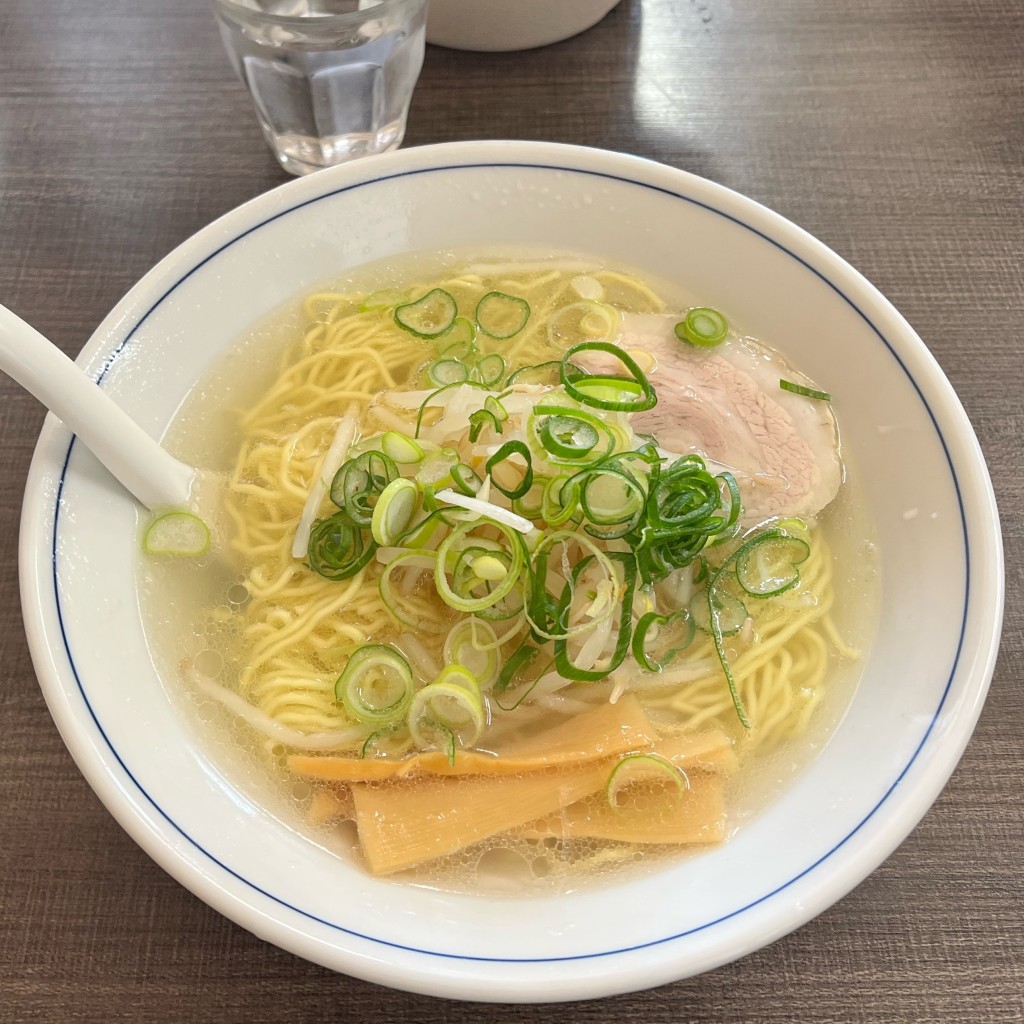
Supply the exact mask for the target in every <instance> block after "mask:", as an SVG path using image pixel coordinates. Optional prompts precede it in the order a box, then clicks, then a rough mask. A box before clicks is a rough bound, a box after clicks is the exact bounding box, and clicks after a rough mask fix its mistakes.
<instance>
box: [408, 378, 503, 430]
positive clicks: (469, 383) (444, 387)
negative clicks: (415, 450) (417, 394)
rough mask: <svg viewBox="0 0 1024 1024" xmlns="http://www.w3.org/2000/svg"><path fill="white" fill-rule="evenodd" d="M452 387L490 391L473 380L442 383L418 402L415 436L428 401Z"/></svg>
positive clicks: (428, 403) (421, 427) (427, 406)
mask: <svg viewBox="0 0 1024 1024" xmlns="http://www.w3.org/2000/svg"><path fill="white" fill-rule="evenodd" d="M452 388H477V389H478V390H480V391H488V392H489V391H490V389H489V388H487V387H485V386H484V385H483V384H481V383H479V381H475V380H457V381H455V382H454V383H452V384H443V385H442V386H441V387H439V388H438V389H437V390H436V391H431V392H430V394H429V395H427V397H426V398H424V399H423V401H422V402H421V403H420V408H419V411H418V412H417V413H416V431H415V434H414V436H415V437H419V436H420V431H421V430H422V429H423V414H424V413H425V412H426V411H427V409H428V408H429V406H430V403H431V402H432V401H433V400H434V399H435V398H437V396H438V395H440V394H443V393H444V392H445V391H450V390H451V389H452Z"/></svg>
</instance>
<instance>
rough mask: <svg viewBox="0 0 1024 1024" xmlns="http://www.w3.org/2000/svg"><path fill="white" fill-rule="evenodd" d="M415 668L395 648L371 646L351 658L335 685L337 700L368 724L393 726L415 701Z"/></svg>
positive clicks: (379, 645)
mask: <svg viewBox="0 0 1024 1024" xmlns="http://www.w3.org/2000/svg"><path fill="white" fill-rule="evenodd" d="M412 691H413V683H412V669H411V668H410V666H409V662H408V661H406V660H405V658H404V657H402V655H401V654H399V653H398V651H396V650H395V649H394V648H393V647H388V646H386V645H384V644H368V645H366V646H365V647H360V648H359V649H358V650H357V651H355V653H353V654H352V656H351V657H350V658H349V659H348V664H347V665H346V666H345V670H344V671H343V672H342V673H341V675H340V676H338V679H337V681H336V682H335V684H334V696H335V699H336V700H337V701H338V702H339V703H340V704H341V705H342V706H343V707H344V708H345V710H346V711H347V712H348V713H349V714H350V715H351V716H352V717H353V718H354V719H355V720H356V721H357V722H362V723H363V724H364V725H377V726H381V725H389V724H391V723H393V722H396V721H397V720H398V719H399V718H401V717H402V715H404V714H405V710H406V708H407V707H408V706H409V704H410V702H411V701H412Z"/></svg>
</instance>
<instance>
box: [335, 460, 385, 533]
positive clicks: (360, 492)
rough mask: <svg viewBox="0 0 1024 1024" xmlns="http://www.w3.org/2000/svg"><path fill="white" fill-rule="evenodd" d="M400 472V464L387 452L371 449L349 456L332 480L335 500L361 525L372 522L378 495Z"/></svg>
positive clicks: (354, 521) (336, 503) (367, 524)
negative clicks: (374, 503) (351, 457)
mask: <svg viewBox="0 0 1024 1024" xmlns="http://www.w3.org/2000/svg"><path fill="white" fill-rule="evenodd" d="M397 476H398V467H397V466H396V465H395V463H394V461H393V460H392V459H391V458H390V457H389V456H387V455H385V454H384V453H383V452H378V451H368V452H363V453H362V455H358V456H356V458H354V459H349V461H348V462H346V463H345V464H344V465H343V466H342V467H341V468H340V469H339V470H338V472H337V473H335V474H334V479H333V480H332V481H331V501H333V502H334V504H335V505H337V506H338V508H340V509H342V510H343V511H344V512H345V514H346V515H347V516H348V517H349V519H351V520H352V522H353V523H355V524H356V525H357V526H369V525H370V519H371V517H372V516H373V504H372V502H373V501H374V500H375V499H376V496H377V495H378V494H380V492H381V491H383V490H384V488H385V487H387V485H388V484H389V483H391V481H392V480H394V479H395V478H396V477H397Z"/></svg>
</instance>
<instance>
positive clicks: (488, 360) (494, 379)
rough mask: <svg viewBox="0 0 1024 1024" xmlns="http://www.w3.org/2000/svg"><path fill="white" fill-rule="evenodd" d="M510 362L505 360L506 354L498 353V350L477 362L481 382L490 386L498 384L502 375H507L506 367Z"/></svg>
mask: <svg viewBox="0 0 1024 1024" xmlns="http://www.w3.org/2000/svg"><path fill="white" fill-rule="evenodd" d="M507 365H508V364H507V363H506V362H505V358H504V356H500V355H498V353H497V352H492V353H491V354H490V355H489V356H484V357H483V358H482V359H481V360H479V362H477V364H476V372H477V375H478V376H479V377H480V383H481V384H486V385H487V386H488V387H493V386H494V385H495V384H497V383H498V382H499V381H500V380H501V378H502V377H504V376H505V368H506V366H507Z"/></svg>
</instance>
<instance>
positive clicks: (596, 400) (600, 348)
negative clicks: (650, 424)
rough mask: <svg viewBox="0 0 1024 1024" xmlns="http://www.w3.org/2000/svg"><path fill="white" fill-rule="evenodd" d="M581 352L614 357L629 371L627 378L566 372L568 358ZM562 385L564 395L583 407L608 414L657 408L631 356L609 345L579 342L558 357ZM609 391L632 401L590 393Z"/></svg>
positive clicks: (652, 395)
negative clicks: (600, 389) (595, 390)
mask: <svg viewBox="0 0 1024 1024" xmlns="http://www.w3.org/2000/svg"><path fill="white" fill-rule="evenodd" d="M584 352H604V353H605V354H606V355H610V356H614V358H616V359H617V360H618V361H619V362H620V363H622V365H623V366H624V367H625V368H626V369H627V370H628V371H629V374H630V376H629V377H616V376H612V375H607V374H584V375H582V376H580V375H578V374H575V373H572V372H571V371H570V370H569V366H570V365H571V361H572V357H573V356H575V355H579V354H580V353H584ZM561 377H562V385H563V386H564V388H565V393H566V394H567V395H569V396H571V397H572V398H575V399H576V401H577V402H580V403H581V404H583V405H590V406H593V407H594V408H597V409H604V410H606V411H608V412H642V411H644V410H645V409H653V408H654V407H655V406H656V405H657V404H658V396H657V395H656V394H655V392H654V388H653V387H651V382H650V381H649V380H648V379H647V377H646V376H645V375H644V372H643V370H641V369H640V367H639V366H637V364H636V361H635V360H634V359H633V357H632V356H630V355H628V354H627V353H626V352H625V351H623V349H621V348H619V346H618V345H614V344H612V342H610V341H581V342H580V343H579V344H578V345H573V346H572V348H570V349H568V350H567V351H566V353H565V355H564V356H563V357H562V367H561ZM597 385H600V386H602V387H604V388H612V389H615V390H617V391H618V392H619V393H621V394H632V395H634V396H635V397H632V398H625V399H622V398H615V399H613V398H608V397H605V396H604V395H599V394H596V393H594V390H593V389H594V388H595V386H597Z"/></svg>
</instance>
